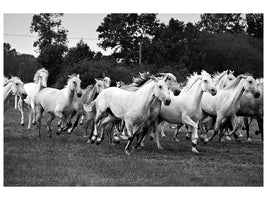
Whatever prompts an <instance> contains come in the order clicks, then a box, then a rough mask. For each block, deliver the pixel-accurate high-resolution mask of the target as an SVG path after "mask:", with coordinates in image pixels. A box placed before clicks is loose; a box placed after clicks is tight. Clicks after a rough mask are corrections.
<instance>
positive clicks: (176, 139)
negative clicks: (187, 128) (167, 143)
mask: <svg viewBox="0 0 267 200" xmlns="http://www.w3.org/2000/svg"><path fill="white" fill-rule="evenodd" d="M182 126H183V124H182V123H181V124H177V128H176V129H175V130H174V137H173V140H174V141H176V142H179V141H180V140H179V139H178V134H179V133H180V128H181V127H182Z"/></svg>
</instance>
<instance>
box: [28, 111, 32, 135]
mask: <svg viewBox="0 0 267 200" xmlns="http://www.w3.org/2000/svg"><path fill="white" fill-rule="evenodd" d="M28 108H29V114H28V117H29V122H28V130H31V124H32V108H31V107H30V106H28Z"/></svg>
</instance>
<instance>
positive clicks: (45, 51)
mask: <svg viewBox="0 0 267 200" xmlns="http://www.w3.org/2000/svg"><path fill="white" fill-rule="evenodd" d="M61 16H63V14H51V13H41V14H39V15H34V16H33V19H32V23H31V27H30V28H31V32H37V33H38V40H37V41H35V42H34V44H33V46H34V47H38V50H39V53H40V55H39V56H38V58H37V62H38V64H39V65H40V66H41V67H44V68H46V69H47V70H48V71H49V73H50V75H49V78H48V85H51V84H54V83H55V82H56V80H57V76H58V74H59V73H60V72H61V70H62V69H61V67H62V65H61V64H62V61H63V54H64V53H65V52H66V51H67V49H68V48H67V45H66V43H67V32H68V31H67V30H66V29H64V28H63V27H61V20H60V19H59V17H61Z"/></svg>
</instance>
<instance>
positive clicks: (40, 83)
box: [35, 78, 43, 91]
mask: <svg viewBox="0 0 267 200" xmlns="http://www.w3.org/2000/svg"><path fill="white" fill-rule="evenodd" d="M35 84H36V89H37V91H41V90H42V89H43V86H42V80H41V79H40V78H39V79H38V82H37V83H35Z"/></svg>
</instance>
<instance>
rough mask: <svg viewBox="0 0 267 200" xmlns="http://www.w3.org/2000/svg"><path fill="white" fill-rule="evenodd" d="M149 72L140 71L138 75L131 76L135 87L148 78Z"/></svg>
mask: <svg viewBox="0 0 267 200" xmlns="http://www.w3.org/2000/svg"><path fill="white" fill-rule="evenodd" d="M150 76H151V74H150V72H145V73H140V72H139V76H138V77H136V78H135V77H133V83H134V84H135V86H136V87H140V86H142V85H144V84H145V83H146V82H147V81H148V80H150V79H151V78H150Z"/></svg>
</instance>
